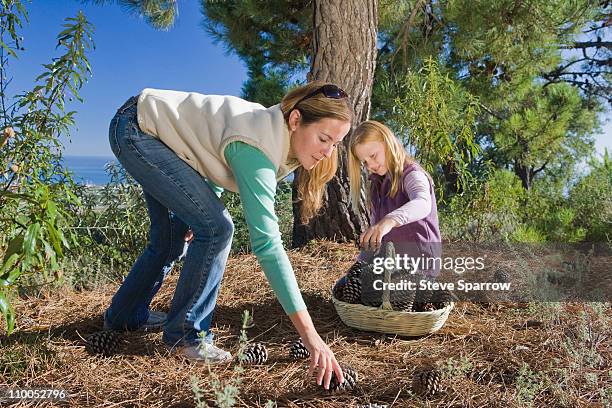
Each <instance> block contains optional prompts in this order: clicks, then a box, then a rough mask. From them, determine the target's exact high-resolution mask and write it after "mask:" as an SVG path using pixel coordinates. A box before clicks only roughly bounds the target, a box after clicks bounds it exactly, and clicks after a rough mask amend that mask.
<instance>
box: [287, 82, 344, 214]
mask: <svg viewBox="0 0 612 408" xmlns="http://www.w3.org/2000/svg"><path fill="white" fill-rule="evenodd" d="M326 84H327V83H326V82H322V81H313V82H310V83H308V84H306V85H303V86H300V87H298V88H295V89H293V90H291V91H290V92H289V93H287V95H285V97H284V98H283V100H282V101H281V110H282V112H283V115H284V117H285V122H286V123H287V124H288V123H289V115H290V114H291V111H293V110H294V109H297V110H299V111H300V113H301V117H300V124H301V125H309V124H311V123H315V122H318V121H319V120H321V119H325V118H331V119H339V120H342V121H346V122H349V123H351V122H352V121H353V109H352V108H351V106H350V105H349V101H348V98H341V99H334V98H328V97H326V96H325V95H323V94H322V93H320V94H317V95H313V96H312V97H310V98H307V99H304V100H301V99H302V98H303V97H305V96H306V95H308V94H310V93H312V92H314V91H316V90H317V89H318V88H320V87H322V86H323V85H326ZM298 102H299V103H298ZM296 104H297V105H296ZM337 169H338V149H334V151H333V153H332V155H331V156H330V157H325V158H324V159H322V160H321V161H320V162H319V163H317V164H316V165H315V167H314V168H312V169H311V170H305V169H304V168H303V167H299V168H298V170H297V185H298V187H297V192H298V196H297V199H298V200H301V201H302V208H301V213H300V221H301V222H302V224H308V221H310V219H311V218H312V217H314V216H315V215H316V214H317V212H318V211H319V209H320V208H321V205H322V203H323V195H324V193H325V185H326V184H327V182H328V181H329V180H331V179H332V178H333V177H334V175H335V174H336V170H337Z"/></svg>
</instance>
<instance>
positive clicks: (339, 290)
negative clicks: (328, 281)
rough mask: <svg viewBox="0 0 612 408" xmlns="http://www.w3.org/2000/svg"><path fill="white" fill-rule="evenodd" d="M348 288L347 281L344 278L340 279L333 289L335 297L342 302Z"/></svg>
mask: <svg viewBox="0 0 612 408" xmlns="http://www.w3.org/2000/svg"><path fill="white" fill-rule="evenodd" d="M345 286H346V279H345V278H344V277H342V278H340V280H338V282H336V284H335V285H334V287H333V288H332V290H333V293H334V297H335V298H336V299H338V300H342V299H343V298H344V287H345Z"/></svg>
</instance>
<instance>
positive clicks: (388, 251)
mask: <svg viewBox="0 0 612 408" xmlns="http://www.w3.org/2000/svg"><path fill="white" fill-rule="evenodd" d="M381 252H382V251H381ZM384 255H385V259H389V258H391V259H395V247H394V246H393V242H387V243H385V246H384ZM394 269H395V268H394V267H391V268H387V267H386V266H385V275H384V280H383V282H385V283H387V284H389V283H391V272H393V270H394ZM390 296H391V294H390V293H389V285H385V288H384V289H383V295H382V308H383V310H393V307H391V301H390Z"/></svg>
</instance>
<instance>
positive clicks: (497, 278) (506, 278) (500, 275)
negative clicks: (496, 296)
mask: <svg viewBox="0 0 612 408" xmlns="http://www.w3.org/2000/svg"><path fill="white" fill-rule="evenodd" d="M493 282H499V283H507V282H510V273H509V272H508V271H507V270H505V269H498V270H496V271H495V273H494V274H493Z"/></svg>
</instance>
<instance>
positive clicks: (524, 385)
mask: <svg viewBox="0 0 612 408" xmlns="http://www.w3.org/2000/svg"><path fill="white" fill-rule="evenodd" d="M543 388H544V379H543V378H542V374H540V373H538V372H535V371H533V370H532V369H531V368H530V367H529V364H527V363H523V366H522V367H521V369H520V370H519V372H518V376H517V378H516V399H517V401H518V403H519V404H520V405H521V406H525V407H532V406H534V400H535V398H536V397H537V396H538V394H539V393H540V392H541V391H542V389H543Z"/></svg>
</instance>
